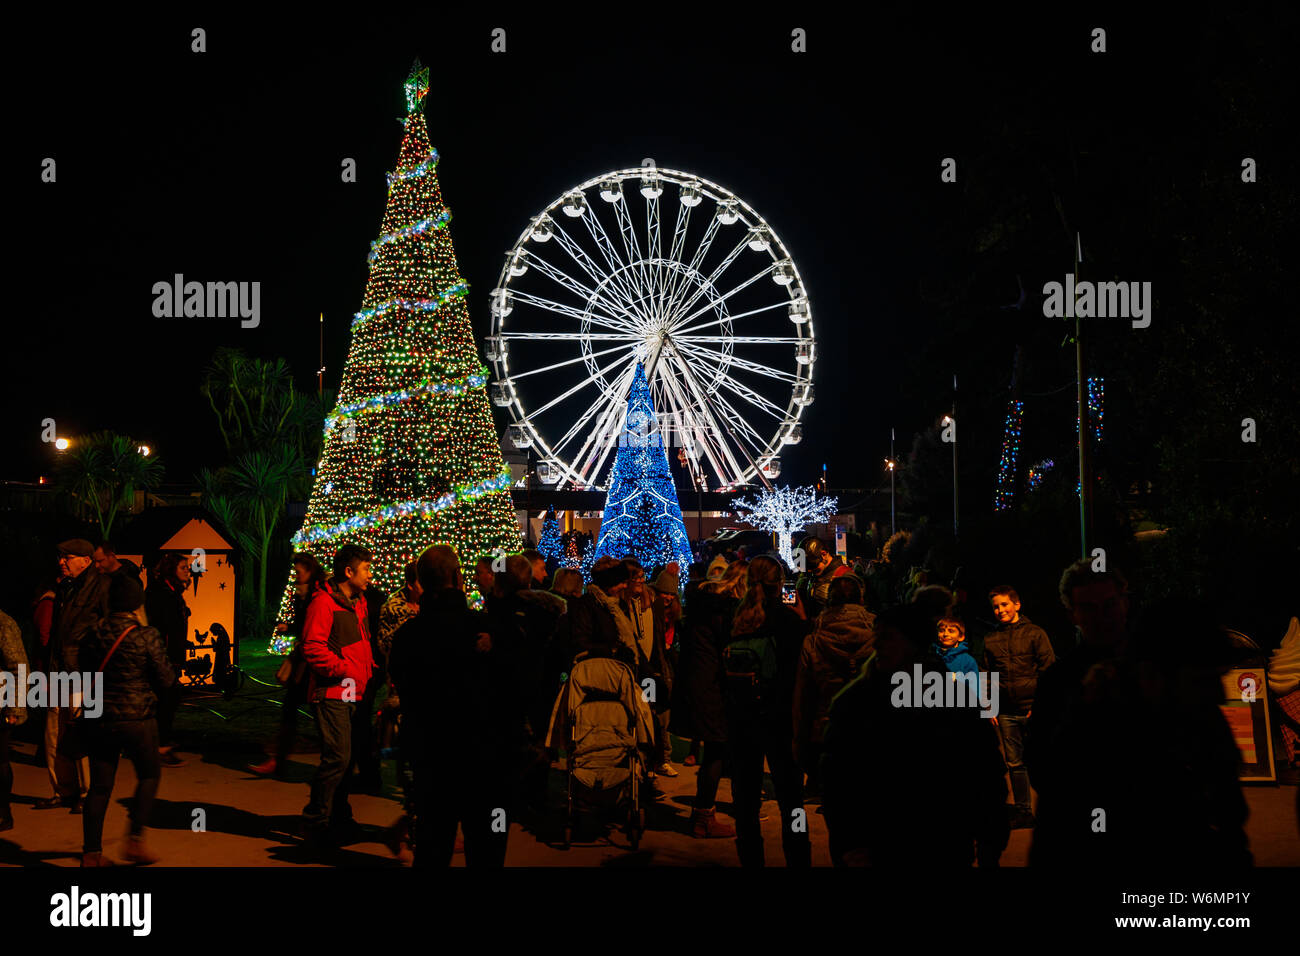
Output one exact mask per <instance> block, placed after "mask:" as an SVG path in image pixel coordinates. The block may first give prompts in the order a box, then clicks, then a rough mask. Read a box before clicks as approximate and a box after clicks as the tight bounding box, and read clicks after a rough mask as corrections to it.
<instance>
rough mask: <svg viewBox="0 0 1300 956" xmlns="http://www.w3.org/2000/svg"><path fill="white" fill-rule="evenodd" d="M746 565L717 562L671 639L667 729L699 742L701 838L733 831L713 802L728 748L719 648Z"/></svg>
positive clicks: (696, 829)
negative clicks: (672, 677)
mask: <svg viewBox="0 0 1300 956" xmlns="http://www.w3.org/2000/svg"><path fill="white" fill-rule="evenodd" d="M747 567H748V562H745V561H736V562H733V563H732V564H730V565H728V566H726V567H725V568H720V569H719V570H718V576H717V577H716V578H715V579H713V580H709V581H704V582H702V583H701V584H700V585H699V587H698V588H697V589H696V590H695V591H693V592H688V594H687V597H686V605H685V612H686V613H685V616H684V617H683V618H682V621H681V623H680V624H679V625H678V628H677V629H678V631H679V632H680V633H679V634H678V636H676V638H675V641H674V643H680V645H681V650H680V651H679V653H678V658H677V675H676V681H675V683H674V686H673V697H672V710H671V714H670V717H669V721H668V729H669V730H670V731H671V732H672V733H674V734H676V735H677V736H678V737H684V738H686V739H688V740H695V741H699V742H700V758H699V769H698V770H697V771H696V776H695V810H694V812H693V813H692V814H691V833H692V834H693V835H694V836H696V837H700V838H702V839H705V838H709V837H733V836H735V835H736V831H735V830H734V829H733V828H732V827H731V826H730V825H728V824H727V823H725V822H723V821H721V820H719V819H718V818H717V815H716V811H715V807H714V804H715V802H716V800H717V796H718V784H719V783H720V782H721V780H722V765H723V759H724V757H725V756H726V751H727V714H726V707H725V705H724V703H723V668H722V649H723V647H724V646H726V644H727V641H728V640H730V638H731V619H732V616H733V615H734V614H735V612H736V605H737V604H738V603H739V601H740V595H741V594H742V593H743V591H744V587H745V573H746V568H747Z"/></svg>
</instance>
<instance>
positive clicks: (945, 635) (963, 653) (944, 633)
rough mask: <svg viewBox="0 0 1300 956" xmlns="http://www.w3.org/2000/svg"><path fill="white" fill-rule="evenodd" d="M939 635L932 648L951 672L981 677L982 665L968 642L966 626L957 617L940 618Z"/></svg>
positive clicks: (976, 677)
mask: <svg viewBox="0 0 1300 956" xmlns="http://www.w3.org/2000/svg"><path fill="white" fill-rule="evenodd" d="M938 627H939V636H938V638H937V639H936V640H935V642H934V644H933V646H932V648H931V649H932V650H933V651H934V654H935V655H936V656H937V657H938V658H939V660H941V661H943V666H944V667H946V668H947V669H948V673H950V674H970V675H972V676H973V677H974V678H975V679H976V680H978V679H979V674H980V665H979V663H978V662H977V661H976V660H975V655H973V654H972V653H971V652H970V647H969V645H968V644H967V643H966V626H965V625H964V624H962V622H961V621H959V620H957V619H956V618H955V617H941V618H940V619H939V624H938Z"/></svg>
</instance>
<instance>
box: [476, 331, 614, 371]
mask: <svg viewBox="0 0 1300 956" xmlns="http://www.w3.org/2000/svg"><path fill="white" fill-rule="evenodd" d="M509 337H510V338H521V339H533V338H541V337H546V338H551V337H552V336H550V335H548V334H547V333H536V332H535V333H526V334H515V335H511V336H509ZM571 337H572V338H575V339H576V338H580V336H576V335H575V336H571ZM600 337H601V338H608V339H612V338H623V336H613V335H607V336H600ZM501 338H503V339H504V338H506V335H504V334H502V336H501ZM565 338H570V336H565ZM590 338H593V339H594V338H597V336H595V335H592V336H590ZM627 348H628V346H627V345H615V346H614V347H612V348H608V349H602V350H601V351H599V352H592V353H591V354H589V355H588V354H583V355H579V356H578V357H577V358H571V359H565V360H564V361H563V362H556V363H555V364H554V365H544V366H542V367H541V368H534V369H530V370H528V371H527V372H515V373H513V374H511V375H510V376H509V378H510V381H512V382H514V381H518V380H519V379H521V378H527V377H528V376H529V375H540V374H541V373H542V372H550V371H554V370H555V369H557V368H563V367H564V366H566V365H576V364H577V363H578V362H586V361H588V360H589V359H596V358H600V357H601V356H602V355H609V354H610V353H611V352H622V351H625V350H626V349H627Z"/></svg>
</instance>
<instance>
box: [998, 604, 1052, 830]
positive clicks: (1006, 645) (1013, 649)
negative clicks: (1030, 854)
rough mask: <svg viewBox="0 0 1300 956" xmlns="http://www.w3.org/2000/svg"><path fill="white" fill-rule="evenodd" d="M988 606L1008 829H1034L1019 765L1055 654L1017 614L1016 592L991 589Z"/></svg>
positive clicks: (1039, 630)
mask: <svg viewBox="0 0 1300 956" xmlns="http://www.w3.org/2000/svg"><path fill="white" fill-rule="evenodd" d="M989 602H990V604H992V606H993V616H994V617H995V618H996V619H997V622H998V623H997V627H996V628H994V629H993V630H992V631H990V632H989V633H988V635H986V636H985V638H984V661H985V665H986V669H987V670H988V671H990V672H993V671H996V672H997V673H998V692H999V694H1000V695H1001V698H1000V709H999V713H998V719H997V725H998V735H999V736H1000V737H1001V738H1002V750H1003V753H1004V754H1005V755H1006V761H1007V769H1008V770H1010V771H1011V792H1012V794H1013V795H1014V797H1015V801H1016V805H1015V808H1014V811H1013V813H1012V821H1011V826H1012V828H1013V829H1023V828H1026V827H1032V826H1033V825H1034V814H1033V811H1032V809H1031V807H1030V791H1029V771H1028V770H1027V769H1025V764H1024V735H1025V725H1026V724H1027V723H1028V722H1029V715H1030V713H1032V711H1033V709H1034V694H1035V692H1036V691H1037V690H1038V679H1039V677H1041V676H1042V674H1043V672H1044V671H1045V670H1047V668H1049V667H1051V666H1052V664H1053V663H1055V661H1056V655H1055V654H1054V653H1053V652H1052V644H1051V641H1049V640H1048V639H1047V634H1046V633H1044V631H1043V629H1042V628H1041V627H1038V626H1037V625H1036V624H1033V623H1031V622H1030V620H1029V618H1027V617H1025V616H1024V615H1023V614H1021V613H1020V595H1019V594H1017V593H1016V590H1015V588H1011V587H1006V586H1002V587H996V588H994V589H993V590H991V591H990V592H989Z"/></svg>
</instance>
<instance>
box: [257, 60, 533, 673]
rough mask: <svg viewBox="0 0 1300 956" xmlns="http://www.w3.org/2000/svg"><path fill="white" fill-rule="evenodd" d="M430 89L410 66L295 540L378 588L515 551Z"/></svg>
mask: <svg viewBox="0 0 1300 956" xmlns="http://www.w3.org/2000/svg"><path fill="white" fill-rule="evenodd" d="M428 90H429V70H428V68H424V67H420V66H419V64H418V63H417V65H416V68H415V69H413V71H412V73H411V76H410V77H409V78H408V79H407V81H406V84H405V93H406V100H407V117H406V121H405V124H404V131H403V137H402V145H401V148H400V149H399V151H398V157H397V164H396V167H395V169H394V171H393V172H391V173H389V174H388V177H387V179H388V197H387V202H386V205H385V209H384V217H383V221H382V222H381V224H380V229H379V237H378V238H377V239H376V240H375V242H373V243H372V244H371V247H370V254H369V255H368V256H367V261H368V262H369V264H370V272H369V276H368V278H367V281H366V291H365V295H364V296H363V298H362V303H361V309H360V310H359V311H358V312H357V313H356V314H355V315H354V317H353V320H352V341H351V343H350V344H349V347H348V355H347V359H346V361H345V364H344V369H343V376H342V381H341V383H340V385H339V393H338V402H337V405H336V407H335V408H334V409H333V410H332V411H331V413H330V414H329V416H328V417H327V418H326V420H325V439H324V442H323V444H322V450H321V458H320V461H319V462H318V463H317V466H316V468H315V471H314V475H315V482H314V486H313V489H312V494H311V497H310V499H309V502H308V505H307V514H306V517H305V519H304V521H303V527H302V530H300V531H299V532H298V533H297V534H296V535H294V537H293V539H292V540H293V546H294V548H295V549H296V550H301V551H307V552H310V553H311V554H313V555H314V556H315V557H316V558H317V560H319V561H320V562H321V563H322V565H323V566H324V567H326V568H327V569H328V568H330V567H331V566H332V564H333V556H334V553H335V551H337V549H338V548H339V547H341V546H342V545H343V544H358V545H361V546H362V547H365V548H367V549H368V550H369V551H370V552H371V553H372V555H373V560H372V562H371V570H372V573H373V575H374V582H375V584H376V585H378V587H380V588H382V589H383V590H385V591H393V590H395V589H396V588H398V587H400V586H401V585H402V583H403V572H404V570H405V567H406V565H407V563H409V562H410V561H413V560H414V559H415V558H416V557H418V555H419V554H420V553H421V552H422V551H424V549H425V548H427V547H429V546H430V545H433V544H440V543H441V544H450V545H452V546H453V547H454V548H455V549H456V552H457V554H458V555H459V557H460V560H461V563H462V565H464V566H467V567H468V566H470V565H472V564H473V562H474V560H475V559H476V558H477V557H478V556H479V555H480V554H485V553H492V552H493V551H496V550H498V549H499V550H504V551H516V550H518V549H519V547H520V545H521V538H520V534H519V528H518V525H517V523H516V520H515V513H514V507H513V505H512V503H511V500H510V486H511V476H510V472H509V470H508V469H507V468H506V467H505V463H504V461H503V459H502V457H501V446H500V444H499V442H498V438H497V434H496V429H495V428H494V426H493V424H492V413H491V406H490V405H489V403H488V398H487V391H486V384H487V380H488V371H487V369H486V368H485V367H484V365H483V362H482V360H481V359H480V357H479V354H478V348H477V345H476V343H475V340H474V336H473V330H472V328H471V326H470V321H469V312H468V306H467V303H466V296H467V294H468V291H469V287H468V285H467V283H466V282H465V280H464V278H463V277H462V276H461V275H460V271H459V268H458V266H457V263H456V254H455V250H454V248H453V246H452V241H451V235H450V232H449V229H448V224H449V223H450V221H451V211H450V210H449V209H448V208H447V207H446V205H445V204H444V203H443V199H442V195H441V190H440V187H439V184H438V176H437V166H438V153H437V151H436V150H435V149H434V148H433V146H432V145H431V144H430V142H429V134H428V129H427V127H426V125H425V120H424V113H423V103H424V98H425V96H426V95H427V93H428ZM470 577H471V576H470V575H466V578H467V579H469V578H470ZM292 599H293V587H292V577H291V579H290V584H289V586H288V587H286V589H285V591H284V596H283V598H282V600H281V606H280V619H281V620H291V619H292ZM291 640H292V635H281V636H277V638H276V639H275V640H273V642H272V647H271V650H272V651H273V652H278V653H284V652H286V651H287V650H288V648H289V646H290V641H291Z"/></svg>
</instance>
